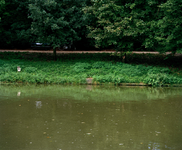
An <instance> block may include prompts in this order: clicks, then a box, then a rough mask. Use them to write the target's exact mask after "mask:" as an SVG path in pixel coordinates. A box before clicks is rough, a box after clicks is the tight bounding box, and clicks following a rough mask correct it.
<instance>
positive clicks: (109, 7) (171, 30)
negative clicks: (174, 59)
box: [84, 0, 182, 53]
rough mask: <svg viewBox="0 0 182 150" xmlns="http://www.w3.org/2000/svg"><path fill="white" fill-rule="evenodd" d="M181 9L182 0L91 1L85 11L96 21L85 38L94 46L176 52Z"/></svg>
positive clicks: (181, 44) (180, 41)
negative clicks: (92, 42) (91, 40)
mask: <svg viewBox="0 0 182 150" xmlns="http://www.w3.org/2000/svg"><path fill="white" fill-rule="evenodd" d="M181 7H182V1H181V0H180V1H179V0H167V1H166V0H160V1H159V0H146V1H143V0H128V1H121V0H92V5H91V6H88V7H86V8H85V9H84V12H85V13H89V14H92V15H93V16H94V17H95V20H96V21H95V22H93V23H92V24H91V25H89V26H88V28H89V30H90V33H89V34H88V37H90V38H94V39H95V46H96V47H108V46H112V47H113V48H115V49H116V50H122V51H130V50H144V49H145V50H156V51H159V52H166V51H172V52H173V53H175V52H176V50H180V49H181V47H182V34H181V33H182V32H181V31H182V19H180V18H181V16H182V8H181Z"/></svg>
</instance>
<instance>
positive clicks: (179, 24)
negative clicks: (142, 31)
mask: <svg viewBox="0 0 182 150" xmlns="http://www.w3.org/2000/svg"><path fill="white" fill-rule="evenodd" d="M158 15H159V16H157V17H158V19H157V20H151V22H150V31H154V32H153V33H154V35H153V36H151V37H149V38H148V41H154V42H153V43H154V44H152V45H150V46H155V47H156V50H157V51H159V52H167V51H171V52H172V53H173V54H175V53H176V51H182V1H181V0H167V1H166V2H164V3H161V4H160V5H159V6H158Z"/></svg>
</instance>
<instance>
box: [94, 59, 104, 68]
mask: <svg viewBox="0 0 182 150" xmlns="http://www.w3.org/2000/svg"><path fill="white" fill-rule="evenodd" d="M105 64H106V63H105V62H102V61H97V62H94V63H93V64H92V68H95V69H99V68H102V67H105Z"/></svg>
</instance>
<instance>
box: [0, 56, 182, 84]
mask: <svg viewBox="0 0 182 150" xmlns="http://www.w3.org/2000/svg"><path fill="white" fill-rule="evenodd" d="M38 55H39V56H38V57H33V55H27V54H26V55H22V54H20V53H4V54H3V55H1V58H0V81H1V82H2V83H16V82H18V83H40V84H86V78H89V77H92V78H93V82H96V83H115V84H120V83H146V84H148V85H152V86H163V85H164V84H182V75H181V74H182V72H181V71H180V70H174V69H171V68H170V67H156V66H151V65H148V64H128V63H123V62H121V61H115V60H116V59H113V57H112V56H110V54H96V55H95V57H94V54H92V55H90V54H76V55H75V54H74V55H62V57H58V60H57V61H53V60H52V59H50V58H51V57H50V56H49V55H42V54H38ZM2 56H3V57H2ZM29 56H31V57H29ZM133 57H134V56H133ZM142 57H143V56H142ZM117 59H118V58H117ZM17 66H20V67H21V72H17ZM169 68H170V69H169Z"/></svg>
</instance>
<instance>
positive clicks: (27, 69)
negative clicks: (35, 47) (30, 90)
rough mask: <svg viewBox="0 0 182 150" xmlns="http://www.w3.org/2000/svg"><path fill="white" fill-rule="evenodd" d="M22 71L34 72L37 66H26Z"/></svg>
mask: <svg viewBox="0 0 182 150" xmlns="http://www.w3.org/2000/svg"><path fill="white" fill-rule="evenodd" d="M23 71H24V72H27V73H35V72H36V71H37V68H35V67H26V68H25V69H24V70H23Z"/></svg>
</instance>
